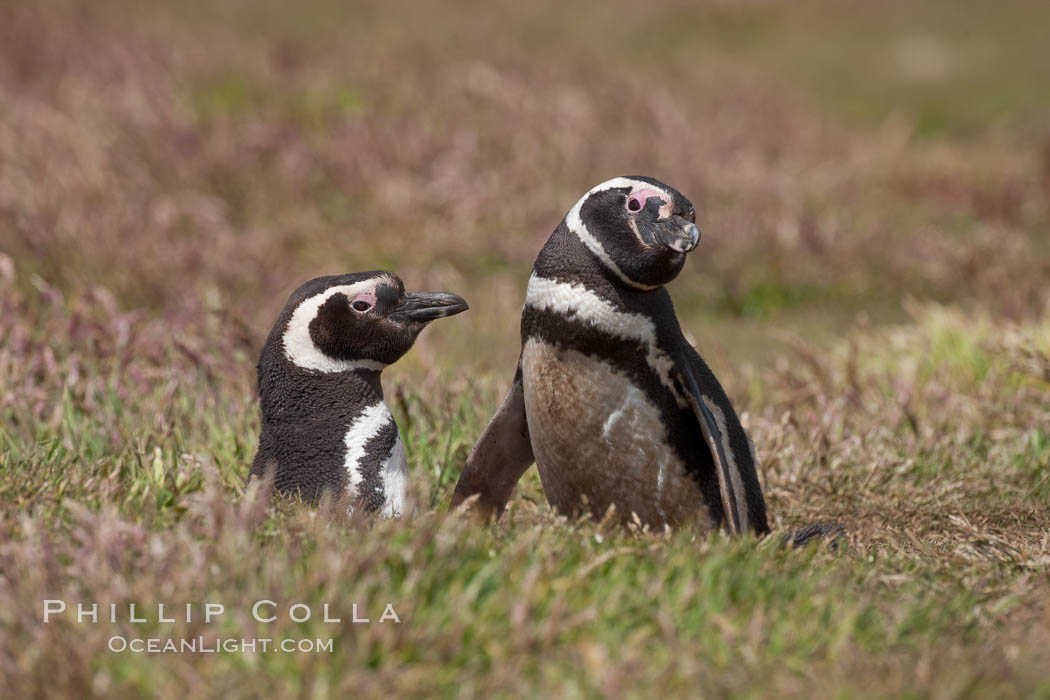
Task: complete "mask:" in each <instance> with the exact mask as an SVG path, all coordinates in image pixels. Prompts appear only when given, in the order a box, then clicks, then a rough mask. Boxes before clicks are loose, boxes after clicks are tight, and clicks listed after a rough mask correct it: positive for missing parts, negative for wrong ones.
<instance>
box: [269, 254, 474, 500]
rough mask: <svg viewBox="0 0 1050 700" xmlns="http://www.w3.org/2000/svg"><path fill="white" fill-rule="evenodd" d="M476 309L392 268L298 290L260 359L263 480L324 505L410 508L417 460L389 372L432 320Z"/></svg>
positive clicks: (327, 280)
mask: <svg viewBox="0 0 1050 700" xmlns="http://www.w3.org/2000/svg"><path fill="white" fill-rule="evenodd" d="M466 310H467V302H466V301H464V300H463V299H462V298H461V297H459V296H456V295H455V294H449V293H446V292H405V285H404V284H403V283H402V282H401V279H400V278H399V277H398V276H397V275H395V274H394V273H392V272H386V271H383V270H377V271H372V272H358V273H354V274H345V275H332V276H328V277H318V278H317V279H313V280H310V281H309V282H306V283H305V284H303V285H302V286H301V287H299V288H298V289H296V290H295V291H294V292H293V293H292V295H291V297H290V298H289V299H288V302H287V303H286V304H285V306H284V309H283V310H282V311H281V313H280V315H279V316H278V317H277V321H276V323H274V326H273V330H271V331H270V335H269V337H268V338H267V339H266V344H265V345H264V346H263V350H262V354H261V356H260V358H259V365H258V376H259V404H260V408H261V411H262V432H261V434H260V436H259V450H258V452H257V453H256V455H255V460H254V461H253V462H252V469H251V474H252V477H253V478H258V477H262V476H263V475H265V474H267V473H269V472H272V474H273V479H274V488H275V489H276V490H277V491H279V492H280V493H282V494H285V495H292V496H294V495H298V496H299V497H300V498H302V499H303V500H304V501H307V502H311V503H316V502H317V501H318V500H319V499H320V498H321V495H322V494H323V493H324V492H325V491H329V492H331V494H332V496H334V497H336V498H340V499H341V498H346V499H347V502H348V503H349V504H350V507H351V508H359V509H361V510H364V511H365V512H380V513H381V514H382V515H383V516H384V517H394V516H399V515H402V514H404V513H406V512H408V511H409V510H410V506H409V504H408V503H407V502H406V478H407V465H406V462H405V451H404V448H403V447H402V445H401V437H400V435H399V434H398V429H397V423H395V422H394V417H393V415H391V413H390V409H389V408H388V407H387V405H386V403H385V402H384V400H383V387H382V385H381V383H380V373H381V372H382V371H383V370H384V369H385V368H386V367H387V366H388V365H391V364H393V363H394V362H396V361H397V360H398V359H400V358H401V357H402V356H403V355H404V354H405V353H406V352H408V350H409V348H411V347H412V344H413V343H415V341H416V337H417V336H418V335H419V333H420V331H422V330H423V328H424V327H426V325H427V324H428V323H430V322H431V321H433V320H434V319H437V318H444V317H446V316H454V315H456V314H458V313H461V312H463V311H466Z"/></svg>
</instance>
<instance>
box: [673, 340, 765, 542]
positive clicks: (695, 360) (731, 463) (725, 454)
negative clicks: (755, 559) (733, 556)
mask: <svg viewBox="0 0 1050 700" xmlns="http://www.w3.org/2000/svg"><path fill="white" fill-rule="evenodd" d="M693 355H694V357H692V358H689V361H687V362H677V363H676V367H675V370H676V373H677V375H678V380H679V383H680V384H681V386H682V389H683V390H684V393H685V396H686V399H687V400H688V402H689V405H690V406H691V407H692V409H693V414H694V415H695V416H696V422H697V423H698V424H699V426H700V430H701V432H702V433H703V436H704V442H705V443H706V444H707V447H708V449H709V450H710V452H711V459H712V461H713V462H714V465H715V472H716V474H717V476H718V487H719V492H720V493H721V495H722V508H723V510H724V511H725V514H726V523H727V525H728V527H729V531H730V533H732V534H734V535H739V534H742V533H745V532H747V531H748V530H749V529H752V530H754V531H755V532H756V533H758V534H765V533H767V532H769V523H768V522H767V518H766V502H765V499H763V497H762V487H761V486H760V485H759V483H758V475H757V473H756V471H755V460H754V456H753V452H752V449H751V446H750V442H749V440H748V438H747V434H746V433H745V432H744V428H743V426H741V425H740V420H739V419H738V418H737V415H736V412H735V411H734V410H733V406H732V404H730V403H729V399H728V398H727V397H726V395H725V391H724V390H723V389H722V385H721V384H719V383H718V379H717V378H715V375H714V373H713V372H711V370H710V368H708V366H707V364H706V363H705V362H704V361H703V359H702V358H701V357H700V356H699V355H697V354H696V353H695V352H694V353H693Z"/></svg>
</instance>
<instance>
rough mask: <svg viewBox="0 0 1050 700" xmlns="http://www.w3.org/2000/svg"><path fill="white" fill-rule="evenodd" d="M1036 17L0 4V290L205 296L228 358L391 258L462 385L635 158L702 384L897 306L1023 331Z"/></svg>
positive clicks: (894, 6) (525, 7)
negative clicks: (981, 313)
mask: <svg viewBox="0 0 1050 700" xmlns="http://www.w3.org/2000/svg"><path fill="white" fill-rule="evenodd" d="M1048 21H1050V11H1048V10H1047V8H1046V6H1045V4H1042V3H1035V2H1021V1H1013V2H996V3H992V2H977V1H967V2H959V3H913V2H895V1H894V2H890V3H888V4H878V5H872V4H870V3H839V2H801V3H791V4H786V3H777V2H756V1H749V2H742V3H737V2H711V3H692V2H663V3H659V2H658V3H631V2H616V1H614V2H591V3H588V2H572V3H568V4H566V3H554V2H549V3H545V2H535V3H520V2H499V1H497V2H492V3H484V4H477V5H475V4H471V3H466V2H446V3H410V2H404V3H393V4H391V3H387V2H374V3H369V2H354V3H344V2H334V1H326V0H313V1H312V2H308V3H303V4H300V5H297V6H296V7H295V8H294V9H293V8H291V7H290V6H289V5H288V4H287V3H280V2H269V1H262V2H258V1H253V2H240V1H238V0H222V1H221V2H183V3H133V2H112V1H110V2H74V1H70V0H44V1H43V2H34V3H18V2H9V3H4V4H3V6H2V8H0V90H2V91H3V92H2V100H0V110H2V112H0V159H2V162H3V170H2V172H0V249H2V250H3V251H4V252H5V253H6V254H7V255H8V256H10V257H12V258H13V259H14V260H15V261H16V263H17V265H18V268H19V269H20V270H22V271H24V272H25V273H27V274H24V275H22V276H21V277H20V279H22V280H23V283H24V284H28V280H29V279H30V278H31V275H32V274H34V273H36V274H39V275H40V276H41V277H42V278H43V279H44V280H46V281H47V282H48V283H49V284H53V285H56V286H57V287H58V288H59V289H62V290H65V291H76V290H80V289H87V288H90V287H91V286H93V285H103V286H105V287H106V288H107V289H109V290H110V291H111V292H112V293H113V294H114V295H115V298H116V300H117V303H118V304H119V305H120V306H121V307H122V308H128V309H130V308H135V309H143V310H146V311H148V312H149V313H151V314H161V315H164V316H167V317H172V318H176V317H178V318H190V319H192V318H193V317H195V316H196V315H198V314H200V313H202V312H203V311H209V312H215V311H219V312H221V313H223V314H224V315H227V318H229V319H230V320H229V323H230V324H231V325H232V326H235V327H236V328H237V329H238V332H242V331H243V334H244V339H245V342H246V346H247V347H248V348H256V347H257V346H258V345H259V342H260V340H261V338H262V337H263V336H264V334H265V332H266V331H267V330H268V325H269V324H270V322H271V321H272V319H273V318H274V316H275V315H276V312H277V311H278V310H279V309H280V307H281V306H282V304H283V302H284V300H285V298H286V296H287V294H288V292H290V290H292V289H293V288H294V287H295V286H296V285H297V284H298V283H299V282H301V281H303V280H304V279H307V278H310V277H313V276H316V275H319V274H322V273H332V272H340V271H347V270H360V269H372V268H377V267H383V268H390V269H393V270H395V271H396V272H398V273H399V274H401V275H402V276H403V277H404V278H405V279H406V281H407V282H408V284H409V286H410V287H416V288H421V287H447V288H449V289H454V290H456V291H458V292H460V293H461V294H463V295H464V296H466V297H467V298H468V300H470V301H471V304H472V312H471V314H470V316H468V317H464V319H462V320H461V321H460V323H461V326H462V327H461V328H460V329H459V331H458V332H456V331H455V330H454V329H453V328H452V327H446V328H445V329H443V330H433V331H431V332H430V333H428V334H427V336H425V337H424V340H423V343H424V345H423V347H424V353H423V355H422V356H421V357H420V358H418V360H419V361H422V360H425V359H427V358H429V361H430V362H434V363H438V364H442V365H444V364H460V365H462V366H463V368H464V369H467V370H469V371H472V372H477V373H484V372H486V371H489V370H491V369H497V370H498V369H501V368H507V367H509V366H511V364H512V362H513V356H514V352H515V347H514V346H515V344H516V342H517V341H516V331H517V324H516V322H515V320H514V318H515V316H516V314H517V312H518V308H519V306H520V301H521V297H522V291H523V289H524V284H525V281H526V279H527V277H528V273H529V269H530V265H531V262H532V259H533V258H534V256H535V254H536V252H537V251H538V249H539V247H540V246H541V245H542V243H543V241H544V240H545V238H546V236H547V235H548V234H549V233H550V231H551V230H552V229H553V228H554V226H555V225H556V224H557V223H558V221H559V219H560V218H561V217H562V215H563V214H564V212H565V211H566V210H567V209H568V208H569V207H570V206H571V205H572V204H573V202H574V201H575V200H576V198H577V197H578V196H580V194H582V193H583V192H584V191H585V190H586V189H588V188H589V187H591V186H592V185H594V184H596V183H598V182H601V181H603V180H605V179H607V178H609V177H611V176H614V175H618V174H629V173H640V174H648V175H652V176H654V177H657V178H659V179H662V180H664V181H666V182H668V183H671V184H673V185H674V186H676V187H677V188H679V189H680V190H681V191H682V192H684V193H686V195H687V196H689V197H690V198H692V199H693V201H694V203H695V204H696V205H697V208H698V212H699V214H698V223H700V225H701V228H702V230H703V232H704V239H703V243H702V245H701V247H700V248H699V250H698V251H697V252H696V253H695V254H694V255H693V256H692V258H691V260H690V263H689V264H688V266H687V268H686V270H685V271H684V272H683V274H682V275H681V277H680V278H679V280H678V281H677V282H676V283H675V284H674V285H673V288H672V292H673V294H674V296H675V298H676V300H677V302H678V306H679V308H680V313H681V314H682V315H683V317H684V321H685V324H684V325H685V326H686V327H687V328H688V329H689V330H690V331H691V332H692V333H693V334H694V335H695V338H696V341H697V342H698V344H699V345H700V347H701V350H702V351H706V352H708V353H709V354H712V355H715V356H717V355H722V356H723V358H722V360H719V359H718V358H717V357H716V358H713V359H714V361H715V362H716V365H717V364H718V363H719V362H721V361H723V360H724V361H725V362H729V361H731V360H730V358H729V356H732V357H733V358H738V357H743V358H746V359H752V358H754V359H758V360H762V359H769V357H770V353H769V352H766V351H764V350H763V349H764V348H769V347H770V342H771V341H770V337H771V335H770V331H771V330H773V329H777V328H789V329H795V330H796V331H799V332H801V333H803V334H805V335H807V336H814V337H820V338H823V337H830V336H834V335H836V334H838V333H839V332H840V330H841V328H842V327H843V324H844V323H848V322H852V321H853V320H854V319H855V318H856V314H857V313H858V312H863V313H864V314H866V315H867V317H868V318H870V319H871V320H873V321H876V322H879V321H898V320H900V319H902V318H903V317H904V314H903V313H902V312H901V300H902V299H905V298H907V297H909V296H917V297H924V298H932V299H937V300H940V301H950V302H952V303H956V304H960V305H963V306H964V307H966V308H972V307H975V306H979V307H983V308H987V309H989V310H991V311H993V312H994V313H996V314H1003V315H1006V316H1008V317H1010V318H1018V317H1023V316H1025V315H1031V314H1039V313H1041V312H1042V311H1043V310H1044V308H1045V304H1046V301H1047V288H1048V285H1046V283H1045V280H1046V279H1048V278H1050V242H1048V241H1050V235H1048V234H1050V210H1048V204H1047V201H1048V194H1050V88H1048V87H1047V86H1048V85H1050V42H1047V41H1046V37H1045V31H1044V30H1045V27H1046V24H1047V22H1048ZM464 324H469V331H468V330H467V329H468V325H464ZM774 335H775V334H774ZM772 342H774V343H775V341H772ZM475 344H481V345H482V346H483V347H486V348H489V349H491V352H487V353H485V354H483V355H482V354H479V353H471V354H470V355H469V360H470V364H469V366H467V365H464V364H463V362H462V360H464V359H465V358H466V357H468V355H465V354H463V353H464V351H466V350H468V349H469V348H470V347H473V346H474V345H475ZM408 362H409V365H407V366H406V368H405V369H406V371H409V372H411V371H413V368H414V367H416V366H417V365H416V363H417V360H414V359H409V360H408Z"/></svg>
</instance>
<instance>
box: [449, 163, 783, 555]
mask: <svg viewBox="0 0 1050 700" xmlns="http://www.w3.org/2000/svg"><path fill="white" fill-rule="evenodd" d="M695 222H696V213H695V210H694V208H693V205H692V204H690V202H689V200H687V199H686V198H685V197H684V196H682V195H681V194H680V193H679V192H678V191H676V190H675V189H673V188H671V187H668V186H667V185H665V184H663V183H661V182H658V181H657V180H653V179H651V178H648V177H619V178H615V179H613V180H609V181H608V182H604V183H602V184H600V185H598V186H597V187H595V188H594V189H592V190H591V191H589V192H588V193H587V194H585V195H584V196H583V197H582V198H581V199H580V200H579V201H578V202H577V203H576V204H575V206H573V207H572V209H570V210H569V213H568V214H566V216H565V218H564V219H563V220H562V222H561V223H560V224H559V225H558V228H556V229H555V230H554V233H553V234H551V237H550V238H549V239H548V240H547V243H546V245H545V246H544V247H543V249H542V250H541V251H540V254H539V257H538V258H537V259H536V264H535V267H534V268H533V271H532V276H531V278H530V279H529V283H528V290H527V292H526V295H525V306H524V308H523V310H522V315H521V341H522V348H521V355H520V358H519V360H518V369H517V373H516V374H515V376H514V381H513V383H512V384H511V387H510V391H509V392H508V393H507V396H506V399H505V400H504V401H503V405H502V406H501V407H500V408H499V410H498V411H497V413H496V415H495V416H493V418H492V420H491V421H490V422H489V424H488V427H486V428H485V431H484V432H483V433H482V435H481V438H480V439H479V440H478V442H477V444H476V445H475V446H474V449H473V450H472V451H471V453H470V456H469V457H468V459H467V463H466V465H465V466H464V468H463V473H462V474H461V475H460V479H459V483H458V484H457V485H456V490H455V492H454V494H453V497H452V505H453V506H454V507H455V506H457V505H459V504H461V503H463V502H464V501H466V500H467V499H469V498H470V497H472V496H476V507H477V508H479V509H480V510H481V511H482V512H483V513H485V514H493V513H494V514H495V515H496V516H497V517H498V516H499V514H500V513H501V512H502V510H503V509H504V507H505V506H506V504H507V501H508V499H509V498H510V494H511V491H512V490H513V488H514V485H515V484H516V483H517V481H518V479H519V478H520V477H521V475H522V474H523V473H524V472H525V470H526V469H528V467H529V466H530V465H531V464H532V463H533V461H535V463H536V466H537V468H538V469H539V473H540V480H541V481H542V483H543V492H544V494H545V495H546V497H547V500H549V501H550V503H551V504H552V505H553V506H554V507H555V508H557V509H558V510H559V511H561V512H563V513H566V514H569V515H576V514H580V513H582V512H587V511H589V512H591V513H592V514H593V515H594V516H595V517H596V518H599V519H600V518H603V517H604V516H605V515H606V513H607V511H608V509H609V508H610V506H614V507H615V511H614V512H615V514H616V515H617V516H618V517H619V518H620V519H621V520H622V521H624V522H632V521H633V522H640V523H641V524H642V525H644V526H648V527H649V528H651V529H657V530H663V529H664V528H665V527H668V526H670V527H674V526H677V525H681V524H684V523H699V524H700V526H701V527H706V528H711V527H716V526H724V527H725V528H727V529H728V530H729V532H731V533H744V532H748V531H751V532H754V533H756V534H765V533H767V532H768V531H769V525H768V523H767V520H766V504H765V501H764V500H763V497H762V489H761V487H760V486H759V483H758V477H757V475H756V473H755V456H754V452H753V448H752V446H751V442H750V440H749V438H748V436H747V434H746V433H745V432H744V429H743V427H741V425H740V421H739V419H738V418H737V415H736V412H735V411H734V410H733V407H732V405H730V403H729V400H728V398H726V394H725V392H724V391H723V390H722V386H721V385H720V384H719V383H718V380H717V379H716V378H715V375H714V374H713V373H712V372H711V370H710V369H709V368H708V366H707V364H706V363H705V362H704V361H703V359H701V358H700V356H699V355H698V354H697V352H696V350H694V349H693V347H692V346H691V345H690V344H689V343H688V342H687V341H686V339H685V337H684V336H683V335H682V330H681V328H680V327H679V325H678V319H677V318H676V317H675V312H674V307H673V306H672V304H671V297H670V295H669V294H668V293H667V290H666V289H665V288H664V285H665V284H667V283H668V282H670V281H671V280H673V279H674V278H675V277H676V276H677V275H678V273H679V271H681V269H682V265H683V264H684V263H685V257H686V253H688V252H689V251H691V250H693V248H695V247H696V245H697V243H698V241H699V240H700V230H699V229H698V228H697V226H696V223H695Z"/></svg>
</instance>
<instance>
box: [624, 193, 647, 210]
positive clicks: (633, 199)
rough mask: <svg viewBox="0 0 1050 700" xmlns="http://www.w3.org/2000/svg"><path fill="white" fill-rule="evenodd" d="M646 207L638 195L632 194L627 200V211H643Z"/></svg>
mask: <svg viewBox="0 0 1050 700" xmlns="http://www.w3.org/2000/svg"><path fill="white" fill-rule="evenodd" d="M644 206H645V202H643V201H642V199H641V197H638V196H637V195H633V194H632V195H631V196H630V197H628V198H627V211H641V210H642V207H644Z"/></svg>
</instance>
